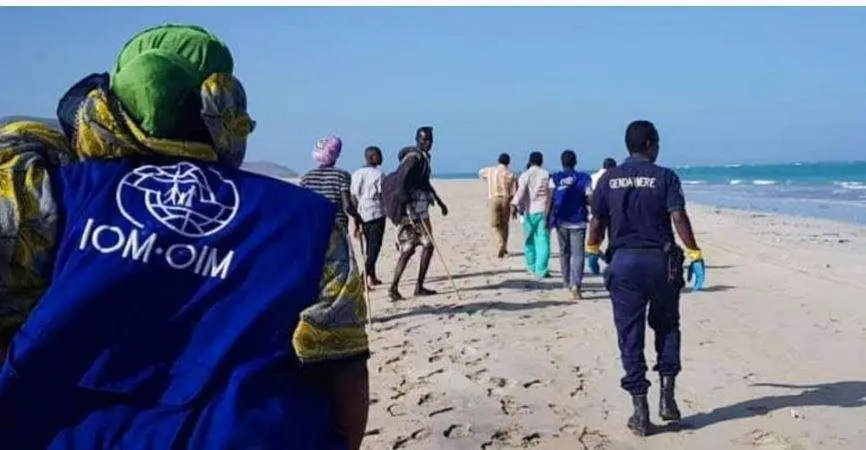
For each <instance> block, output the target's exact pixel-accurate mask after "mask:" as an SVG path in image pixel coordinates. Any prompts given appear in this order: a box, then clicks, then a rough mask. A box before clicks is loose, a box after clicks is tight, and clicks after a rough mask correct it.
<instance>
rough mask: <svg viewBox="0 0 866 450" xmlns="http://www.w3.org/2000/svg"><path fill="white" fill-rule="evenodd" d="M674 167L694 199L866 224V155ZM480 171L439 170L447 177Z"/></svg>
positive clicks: (456, 177)
mask: <svg viewBox="0 0 866 450" xmlns="http://www.w3.org/2000/svg"><path fill="white" fill-rule="evenodd" d="M673 169H674V170H676V172H677V173H678V174H679V176H680V179H681V180H682V183H683V188H684V189H685V192H686V197H687V200H688V201H693V202H696V203H701V204H706V205H716V206H723V207H729V208H738V209H747V210H755V211H766V212H779V213H784V214H792V215H802V216H809V217H818V218H825V219H833V220H843V221H846V222H855V223H860V224H866V161H851V162H821V163H791V164H761V165H749V164H728V165H723V166H704V167H697V166H695V167H691V166H680V167H673ZM474 177H475V175H474V174H442V175H438V174H437V178H443V179H470V178H474Z"/></svg>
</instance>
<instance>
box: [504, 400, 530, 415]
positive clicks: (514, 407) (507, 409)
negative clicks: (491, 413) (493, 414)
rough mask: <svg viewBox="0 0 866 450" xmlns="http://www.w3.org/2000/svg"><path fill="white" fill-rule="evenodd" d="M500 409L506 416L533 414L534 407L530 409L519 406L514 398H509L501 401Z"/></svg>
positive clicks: (525, 406)
mask: <svg viewBox="0 0 866 450" xmlns="http://www.w3.org/2000/svg"><path fill="white" fill-rule="evenodd" d="M499 409H500V410H501V411H502V413H503V414H505V415H506V416H514V415H517V414H530V413H532V407H530V406H529V405H518V404H517V402H515V401H514V399H513V398H511V397H508V396H505V397H502V398H501V399H499Z"/></svg>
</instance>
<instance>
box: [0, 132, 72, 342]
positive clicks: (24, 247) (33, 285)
mask: <svg viewBox="0 0 866 450" xmlns="http://www.w3.org/2000/svg"><path fill="white" fill-rule="evenodd" d="M73 159H74V155H73V154H72V152H71V151H70V149H69V146H68V143H67V141H66V139H65V137H64V136H63V134H62V133H60V132H58V131H56V130H53V129H50V128H48V127H47V126H45V125H43V124H41V123H37V122H28V121H21V122H13V123H10V124H7V125H5V126H3V127H0V349H3V348H5V347H6V344H7V343H8V341H9V339H11V337H12V335H13V334H14V332H15V331H16V330H17V329H18V328H19V327H20V326H21V324H22V323H24V320H25V319H26V318H27V315H28V314H29V312H30V310H31V309H32V308H33V306H34V305H35V304H36V301H37V300H38V299H39V297H40V296H41V295H42V293H43V292H44V291H45V289H46V288H47V287H48V284H49V283H50V276H51V270H52V268H53V263H54V251H55V248H56V244H57V242H56V239H57V232H58V230H57V226H58V215H59V211H58V208H57V202H56V201H55V198H54V194H53V192H52V189H51V183H50V179H49V169H50V168H51V167H54V166H57V165H60V164H63V163H67V162H69V161H71V160H73Z"/></svg>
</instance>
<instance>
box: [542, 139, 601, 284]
mask: <svg viewBox="0 0 866 450" xmlns="http://www.w3.org/2000/svg"><path fill="white" fill-rule="evenodd" d="M576 165H577V155H576V154H575V153H574V152H573V151H571V150H565V151H564V152H562V170H560V171H559V172H556V173H554V174H553V175H552V176H551V177H550V189H551V190H553V195H551V198H550V207H549V208H548V209H549V211H550V213H549V215H548V223H549V225H550V227H551V228H555V229H556V237H557V241H558V242H559V261H560V264H561V267H562V280H563V283H565V288H566V289H568V290H569V292H571V296H572V297H573V298H574V299H575V300H581V299H582V296H581V292H580V288H581V284H582V281H583V259H584V242H585V241H586V220H587V199H588V196H589V193H590V190H591V186H590V185H591V183H592V180H591V179H590V177H589V175H587V174H585V173H583V172H578V171H577V170H575V166H576Z"/></svg>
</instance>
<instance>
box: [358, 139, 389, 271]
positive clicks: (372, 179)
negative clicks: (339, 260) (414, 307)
mask: <svg viewBox="0 0 866 450" xmlns="http://www.w3.org/2000/svg"><path fill="white" fill-rule="evenodd" d="M364 161H365V162H366V165H365V166H364V167H362V168H360V169H358V170H356V171H355V172H354V173H353V174H352V185H351V192H352V197H353V198H352V200H353V201H354V202H355V204H356V205H358V214H359V215H360V217H361V227H360V228H358V227H355V233H354V234H355V237H356V238H360V236H359V234H363V235H364V236H363V239H364V246H365V249H366V252H365V253H366V255H365V258H364V274H365V275H366V278H367V279H366V280H365V281H366V282H367V286H370V287H372V286H379V285H381V284H382V281H380V280H379V278H378V277H377V276H376V261H378V259H379V252H380V251H381V250H382V238H383V237H384V236H385V206H384V205H383V204H382V176H383V175H382V168H381V167H380V166H381V165H382V150H380V149H379V147H375V146H373V147H367V148H366V150H364ZM362 230H363V231H362Z"/></svg>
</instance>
